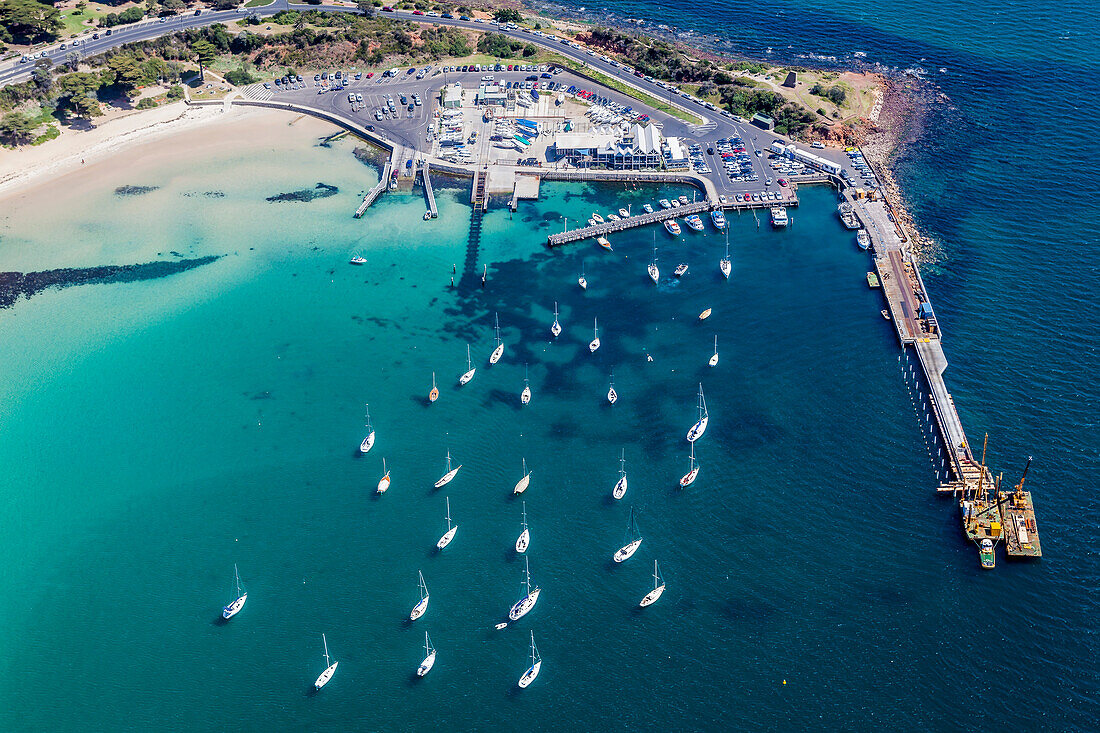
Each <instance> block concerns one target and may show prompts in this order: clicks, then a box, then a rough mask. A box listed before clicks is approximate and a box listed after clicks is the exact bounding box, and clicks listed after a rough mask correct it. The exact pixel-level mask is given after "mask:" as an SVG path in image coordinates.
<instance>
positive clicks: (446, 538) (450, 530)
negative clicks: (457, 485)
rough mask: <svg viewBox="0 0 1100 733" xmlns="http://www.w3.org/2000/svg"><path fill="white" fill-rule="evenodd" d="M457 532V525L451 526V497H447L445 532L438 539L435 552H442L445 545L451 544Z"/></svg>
mask: <svg viewBox="0 0 1100 733" xmlns="http://www.w3.org/2000/svg"><path fill="white" fill-rule="evenodd" d="M457 531H458V525H457V524H456V525H454V526H453V527H452V526H451V497H449V496H448V497H447V531H446V532H445V533H444V534H443V536H442V537H440V538H439V542H436V543H435V547H436V549H437V550H442V549H443V548H444V547H446V546H447V545H449V544H451V540H453V539H454V538H455V532H457Z"/></svg>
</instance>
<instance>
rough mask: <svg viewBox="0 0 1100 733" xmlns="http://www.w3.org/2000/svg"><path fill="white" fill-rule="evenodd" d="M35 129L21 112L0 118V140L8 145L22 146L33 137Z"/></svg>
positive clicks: (10, 113)
mask: <svg viewBox="0 0 1100 733" xmlns="http://www.w3.org/2000/svg"><path fill="white" fill-rule="evenodd" d="M35 127H37V125H36V124H35V122H34V121H33V120H32V119H31V118H30V116H29V115H27V114H25V113H23V112H19V111H16V112H8V113H7V114H6V115H4V116H3V117H0V139H2V140H3V141H4V142H5V143H7V144H9V145H22V144H24V143H26V142H29V141H30V140H31V138H32V137H34V128H35Z"/></svg>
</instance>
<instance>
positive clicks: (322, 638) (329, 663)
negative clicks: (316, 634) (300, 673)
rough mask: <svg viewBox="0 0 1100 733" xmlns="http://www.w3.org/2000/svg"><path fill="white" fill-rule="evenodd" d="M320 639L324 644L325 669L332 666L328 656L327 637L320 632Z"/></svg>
mask: <svg viewBox="0 0 1100 733" xmlns="http://www.w3.org/2000/svg"><path fill="white" fill-rule="evenodd" d="M321 641H322V642H323V643H324V645H325V668H326V669H327V668H328V667H331V666H332V662H331V660H329V658H328V639H326V638H325V635H324V634H321Z"/></svg>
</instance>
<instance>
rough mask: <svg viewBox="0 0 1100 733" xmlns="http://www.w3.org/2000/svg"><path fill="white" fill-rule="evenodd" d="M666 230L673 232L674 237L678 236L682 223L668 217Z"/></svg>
mask: <svg viewBox="0 0 1100 733" xmlns="http://www.w3.org/2000/svg"><path fill="white" fill-rule="evenodd" d="M665 231H667V232H668V233H669V234H671V235H672V236H674V237H678V236H680V232H681V231H682V230H681V229H680V225H679V224H677V223H676V220H675V219H666V220H665Z"/></svg>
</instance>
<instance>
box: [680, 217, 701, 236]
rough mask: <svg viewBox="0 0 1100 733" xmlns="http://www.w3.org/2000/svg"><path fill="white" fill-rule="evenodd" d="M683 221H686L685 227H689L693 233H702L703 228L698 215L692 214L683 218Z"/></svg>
mask: <svg viewBox="0 0 1100 733" xmlns="http://www.w3.org/2000/svg"><path fill="white" fill-rule="evenodd" d="M684 221H686V222H687V225H688V226H689V227H691V228H692V229H694V230H695V231H697V232H701V231H703V228H704V227H703V220H702V219H700V218H699V215H698V214H692V215H690V216H685V217H684Z"/></svg>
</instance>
